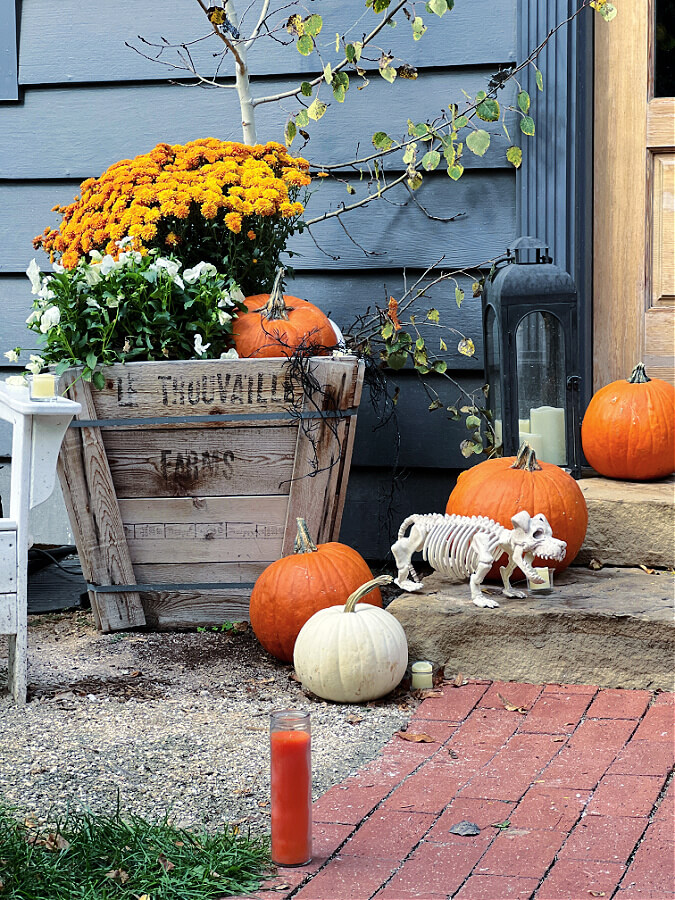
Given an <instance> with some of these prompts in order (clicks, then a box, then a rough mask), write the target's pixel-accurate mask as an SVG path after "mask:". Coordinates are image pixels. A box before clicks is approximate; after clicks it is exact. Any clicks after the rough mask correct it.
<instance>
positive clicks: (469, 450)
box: [459, 441, 483, 459]
mask: <svg viewBox="0 0 675 900" xmlns="http://www.w3.org/2000/svg"><path fill="white" fill-rule="evenodd" d="M475 446H476V445H475V443H474V441H462V443H461V444H460V445H459V449H460V451H461V454H462V456H463V457H464V458H465V459H468V458H469V457H470V456H472V455H473V454H474V452H475V450H474V448H475ZM482 449H483V448H482V447H481V450H482Z"/></svg>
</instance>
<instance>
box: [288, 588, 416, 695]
mask: <svg viewBox="0 0 675 900" xmlns="http://www.w3.org/2000/svg"><path fill="white" fill-rule="evenodd" d="M391 580H392V578H391V576H390V575H381V576H380V577H379V578H375V579H374V580H373V581H369V582H368V583H367V584H364V585H363V586H362V587H360V588H359V589H358V590H356V591H354V593H353V594H352V595H351V596H350V597H349V599H348V600H347V603H346V604H345V606H344V607H343V606H329V607H328V608H327V609H321V610H319V611H318V612H316V613H314V615H313V616H312V617H311V618H310V619H308V620H307V622H305V624H304V625H303V626H302V628H301V629H300V634H299V635H298V637H297V640H296V642H295V649H294V651H293V664H294V665H295V672H296V675H297V676H298V678H300V680H301V681H302V686H303V687H304V688H307V689H308V690H310V691H312V693H313V694H316V695H317V696H318V697H322V698H323V699H324V700H334V701H335V702H336V703H365V702H366V701H368V700H375V699H377V698H378V697H383V696H384V695H385V694H388V693H389V691H391V690H393V689H394V688H395V687H396V685H397V684H398V683H399V681H400V680H401V678H403V675H404V674H405V670H406V667H407V665H408V642H407V640H406V636H405V631H404V630H403V627H402V626H401V623H400V622H399V621H398V619H396V618H395V617H394V616H392V614H391V613H388V612H387V611H386V610H384V609H380V608H379V607H377V606H373V605H372V604H370V603H358V602H357V601H358V600H359V599H360V598H361V597H363V596H364V595H365V594H367V593H368V591H370V590H372V588H373V587H374V586H375V585H380V584H388V583H389V582H391Z"/></svg>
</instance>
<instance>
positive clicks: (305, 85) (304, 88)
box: [300, 81, 312, 97]
mask: <svg viewBox="0 0 675 900" xmlns="http://www.w3.org/2000/svg"><path fill="white" fill-rule="evenodd" d="M300 93H301V94H302V96H303V97H311V96H312V85H311V84H310V83H309V81H303V82H302V84H301V85H300Z"/></svg>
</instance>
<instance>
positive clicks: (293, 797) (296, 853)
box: [270, 709, 312, 866]
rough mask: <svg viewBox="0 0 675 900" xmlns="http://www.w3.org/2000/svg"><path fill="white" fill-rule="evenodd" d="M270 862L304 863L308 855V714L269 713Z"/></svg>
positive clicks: (309, 777) (310, 801) (286, 710)
mask: <svg viewBox="0 0 675 900" xmlns="http://www.w3.org/2000/svg"><path fill="white" fill-rule="evenodd" d="M270 763H271V790H272V810H271V812H272V862H274V863H275V865H277V866H304V865H306V864H307V863H308V862H309V861H310V860H311V858H312V752H311V729H310V720H309V713H308V712H303V711H302V710H299V709H284V710H279V711H278V712H273V713H272V714H271V716H270Z"/></svg>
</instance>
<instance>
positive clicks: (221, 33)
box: [197, 0, 246, 70]
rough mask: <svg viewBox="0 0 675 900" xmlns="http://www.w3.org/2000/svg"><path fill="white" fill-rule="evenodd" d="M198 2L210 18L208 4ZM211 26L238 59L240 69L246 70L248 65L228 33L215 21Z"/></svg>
mask: <svg viewBox="0 0 675 900" xmlns="http://www.w3.org/2000/svg"><path fill="white" fill-rule="evenodd" d="M197 3H198V4H199V5H200V6H201V8H202V12H203V13H204V15H205V16H206V18H207V19H208V18H209V10H208V7H207V6H206V4H205V3H204V0H197ZM209 21H211V20H210V19H209ZM211 28H213V32H214V34H217V35H218V37H219V38H220V39H221V41H222V42H223V43H224V44H225V46H226V47H227V49H228V50H229V51H230V52H231V53H232V56H233V57H234V59H235V61H236V63H237V68H238V69H240V70H245V68H246V66H245V64H244V63H243V62H242V59H241V56H240V55H239V51H238V50H237V48H236V47H235V46H234V44H233V43H232V41H231V40H230V39H229V38H228V37H227V35H226V34H223V32H222V31H221V30H220V28H218V26H217V25H214V23H213V22H211Z"/></svg>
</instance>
